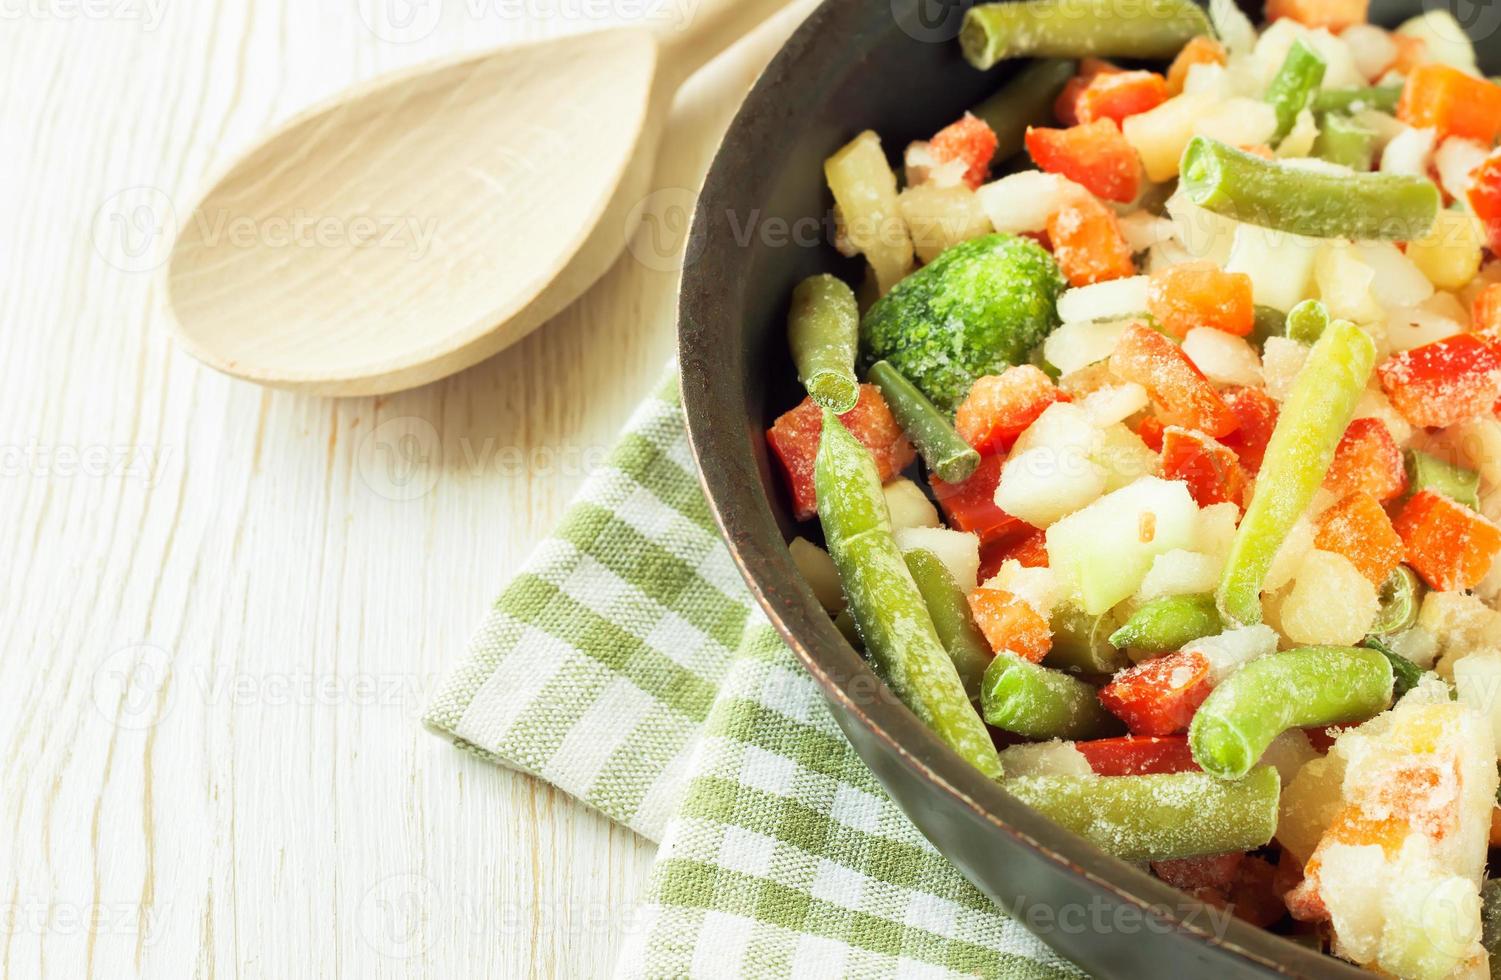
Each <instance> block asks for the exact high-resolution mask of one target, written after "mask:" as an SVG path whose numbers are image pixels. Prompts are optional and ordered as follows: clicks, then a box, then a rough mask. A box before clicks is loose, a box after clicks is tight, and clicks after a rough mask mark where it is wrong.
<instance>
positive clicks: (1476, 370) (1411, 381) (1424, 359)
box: [1376, 334, 1501, 427]
mask: <svg viewBox="0 0 1501 980" xmlns="http://www.w3.org/2000/svg"><path fill="white" fill-rule="evenodd" d="M1376 374H1377V376H1378V377H1380V379H1381V387H1382V388H1383V389H1385V391H1386V394H1387V397H1388V398H1390V399H1391V402H1392V405H1393V406H1394V407H1395V408H1396V409H1397V411H1399V412H1401V413H1402V417H1403V418H1405V419H1407V421H1409V422H1411V423H1412V424H1413V425H1418V426H1424V427H1432V426H1438V427H1442V426H1449V425H1454V424H1456V423H1458V422H1463V421H1465V420H1467V419H1471V418H1474V417H1476V416H1478V415H1483V414H1484V413H1486V412H1488V411H1489V410H1490V407H1491V406H1492V405H1494V404H1495V403H1496V398H1497V396H1498V395H1501V354H1498V353H1497V352H1496V351H1495V350H1494V349H1493V348H1492V347H1491V346H1490V345H1489V344H1487V343H1486V342H1485V341H1484V340H1482V339H1481V338H1479V337H1476V336H1475V335H1474V334H1457V335H1455V336H1453V337H1445V338H1444V339H1443V340H1435V341H1434V342H1433V343H1431V344H1424V345H1423V346H1421V347H1414V348H1413V349H1412V350H1406V351H1400V352H1398V353H1396V354H1393V355H1392V356H1391V357H1389V358H1387V359H1386V360H1385V361H1383V362H1382V363H1381V365H1380V366H1379V367H1378V368H1377V369H1376Z"/></svg>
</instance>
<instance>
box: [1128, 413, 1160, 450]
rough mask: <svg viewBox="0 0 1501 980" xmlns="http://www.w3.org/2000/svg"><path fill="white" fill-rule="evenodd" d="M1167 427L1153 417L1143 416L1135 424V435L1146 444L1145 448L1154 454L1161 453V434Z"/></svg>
mask: <svg viewBox="0 0 1501 980" xmlns="http://www.w3.org/2000/svg"><path fill="white" fill-rule="evenodd" d="M1166 429H1167V426H1165V425H1163V424H1162V420H1161V419H1159V418H1158V417H1157V416H1155V415H1143V416H1142V417H1141V421H1140V422H1138V423H1137V424H1136V435H1137V436H1138V437H1140V439H1141V441H1142V442H1144V443H1146V444H1147V448H1148V449H1150V450H1151V451H1152V452H1154V453H1160V452H1162V433H1163V432H1164V431H1166Z"/></svg>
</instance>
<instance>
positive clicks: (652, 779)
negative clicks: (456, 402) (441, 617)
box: [426, 378, 1080, 980]
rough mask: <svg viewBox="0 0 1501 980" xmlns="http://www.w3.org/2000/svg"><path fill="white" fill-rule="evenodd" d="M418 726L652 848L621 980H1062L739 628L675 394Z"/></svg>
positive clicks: (811, 699)
mask: <svg viewBox="0 0 1501 980" xmlns="http://www.w3.org/2000/svg"><path fill="white" fill-rule="evenodd" d="M426 721H427V725H428V726H429V727H430V728H431V729H432V730H434V731H435V732H438V733H440V734H442V735H444V736H446V737H448V738H450V739H452V740H453V741H454V743H455V744H457V745H459V746H461V747H463V748H465V749H468V750H471V751H474V752H477V753H478V754H480V755H482V756H483V757H485V758H487V759H490V760H491V761H494V762H497V763H499V764H501V765H505V766H511V767H513V768H516V769H521V770H523V771H525V772H528V773H531V774H533V775H535V776H537V777H539V778H541V779H545V780H547V781H548V782H550V783H553V784H554V785H556V786H558V787H559V788H560V789H563V790H565V791H566V792H568V793H571V794H572V795H574V796H576V797H578V798H579V799H580V800H583V801H584V802H585V803H588V804H589V805H591V806H593V807H595V808H597V809H599V810H600V811H601V812H603V813H605V814H606V815H607V816H609V817H611V818H612V819H614V820H618V821H620V822H621V823H623V824H625V825H626V826H628V827H630V828H632V829H633V830H635V831H637V832H638V833H640V834H643V835H645V836H646V837H649V838H651V839H652V840H655V841H659V842H660V843H661V849H660V851H659V852H658V855H657V860H656V866H655V868H654V870H653V873H652V877H651V882H650V885H649V888H648V893H647V896H646V899H645V901H646V907H645V908H644V909H643V910H642V911H643V915H642V916H641V918H640V920H639V921H640V922H641V923H642V926H641V928H639V929H637V930H636V931H635V932H634V933H633V934H632V936H631V937H630V940H629V942H628V948H627V950H626V952H625V954H624V955H623V957H622V961H621V963H620V966H619V974H620V975H621V976H625V977H688V976H703V977H713V978H716V980H717V978H724V977H733V976H747V977H763V976H764V977H769V976H786V975H788V974H789V973H792V974H795V975H798V976H837V975H849V976H859V977H876V976H891V975H894V974H897V973H901V974H902V975H903V976H909V975H911V976H935V977H944V976H986V977H1007V978H1011V977H1029V978H1030V977H1039V978H1041V977H1048V978H1051V977H1074V976H1079V975H1080V974H1079V973H1078V971H1077V970H1076V969H1075V968H1073V967H1072V966H1070V965H1069V964H1067V963H1066V962H1064V961H1062V960H1060V959H1059V958H1058V957H1057V956H1056V955H1055V954H1053V953H1052V952H1051V951H1049V950H1048V949H1047V947H1045V946H1044V945H1043V944H1042V943H1041V942H1040V941H1038V940H1037V939H1036V938H1035V937H1033V936H1032V935H1031V934H1029V933H1028V932H1027V931H1026V930H1025V929H1024V928H1023V927H1022V926H1021V925H1019V924H1018V923H1016V922H1014V921H1013V920H1011V919H1009V918H1007V917H1006V916H1005V914H1004V913H1002V912H1001V911H1000V910H999V909H997V908H996V907H995V906H994V905H993V904H992V903H991V902H990V901H989V900H988V899H986V898H985V896H983V895H982V894H981V893H980V892H979V891H977V890H976V889H975V888H974V887H973V886H972V885H970V884H969V882H968V881H966V880H965V879H964V878H963V877H962V876H961V875H960V874H959V872H958V871H956V870H955V869H954V868H953V867H952V866H951V865H949V864H948V862H946V861H945V860H944V859H943V858H942V857H941V856H939V854H938V853H937V852H936V851H935V850H934V849H933V847H932V845H931V844H929V843H928V842H927V840H926V839H925V838H924V837H923V836H922V835H921V834H920V833H918V831H917V829H916V828H915V827H913V826H912V824H911V823H910V822H909V821H908V820H907V818H906V817H905V816H903V814H902V812H901V811H900V810H899V809H898V808H897V807H896V805H895V804H894V803H892V802H891V801H890V800H889V799H888V798H887V797H886V796H885V794H884V793H883V792H882V791H881V788H880V786H879V785H878V784H877V783H876V781H875V779H874V777H872V776H871V774H870V772H869V771H868V770H867V769H866V768H865V766H864V765H863V764H862V763H861V761H860V759H859V757H858V756H857V755H856V754H855V752H854V750H853V749H852V748H850V746H849V743H848V742H846V741H845V739H844V736H843V735H842V734H841V733H840V731H839V729H838V728H837V727H836V726H835V724H834V721H833V719H832V718H831V717H830V715H829V712H828V709H827V707H826V706H825V704H824V702H823V700H822V699H821V697H820V696H819V693H818V690H817V688H816V687H815V685H814V683H813V681H812V680H811V679H810V678H809V677H808V676H807V674H806V673H804V672H803V670H802V669H801V668H800V667H799V665H798V664H797V662H796V661H795V660H794V659H793V656H792V653H791V652H790V651H789V650H788V649H787V648H786V647H785V646H784V645H783V644H782V643H781V642H780V640H779V639H778V638H777V636H776V635H775V633H774V632H773V631H772V629H771V628H770V626H769V625H768V624H767V622H766V620H765V619H764V618H763V617H762V615H761V614H760V611H759V610H758V609H757V608H756V607H755V605H754V603H753V601H752V600H751V598H750V595H749V593H748V592H747V591H746V589H745V587H744V585H743V583H742V581H741V579H740V577H739V573H738V572H737V571H736V569H735V567H734V565H733V564H732V562H731V561H730V557H729V554H728V552H727V551H726V550H725V548H724V546H723V544H722V542H721V541H720V539H719V536H718V533H717V531H716V529H715V527H714V523H713V520H712V518H711V517H710V515H709V511H708V507H707V506H706V504H705V502H704V499H703V496H702V494H701V493H700V491H699V486H698V481H697V479H696V478H695V477H694V475H693V464H692V461H691V459H690V457H689V451H688V441H687V434H686V431H685V429H684V427H683V424H682V418H681V409H680V407H679V402H678V394H677V382H676V379H675V378H674V379H673V380H672V381H671V382H670V383H669V384H667V385H665V386H664V387H663V389H662V390H661V391H660V392H659V393H658V394H657V396H656V397H654V398H651V399H648V400H647V402H646V403H645V404H644V405H643V406H642V407H641V408H640V410H639V411H638V412H637V414H636V416H635V417H634V418H633V419H632V420H631V422H630V424H629V425H628V427H627V429H626V432H625V434H624V435H623V437H622V439H621V442H620V443H619V445H618V446H617V447H616V449H615V450H614V452H613V453H612V455H611V457H610V459H609V462H608V463H607V464H606V465H605V467H604V468H603V469H602V470H600V471H599V472H598V473H596V474H594V475H593V476H592V477H591V478H590V480H589V482H588V483H587V484H586V485H585V487H584V490H583V492H582V494H581V495H580V497H579V499H578V500H577V501H576V502H575V503H574V505H573V507H572V508H571V509H570V511H569V513H568V516H567V518H566V519H565V520H564V521H563V524H562V525H561V526H560V527H559V528H558V530H557V532H556V533H555V534H554V536H553V537H552V538H550V539H549V540H548V541H546V543H544V544H543V545H542V546H541V548H540V549H539V550H538V551H537V553H536V554H535V555H534V556H533V558H532V560H531V561H530V563H529V564H528V565H527V567H526V568H525V569H524V570H523V571H522V572H521V574H520V575H518V576H517V577H516V579H515V580H514V581H513V582H512V583H511V584H510V586H509V587H508V588H507V589H506V590H505V591H504V592H503V593H502V594H501V596H500V599H499V600H498V601H497V602H496V604H495V607H494V608H493V609H492V610H491V612H490V615H489V616H488V618H486V620H485V621H484V624H483V625H482V626H481V627H480V629H479V632H478V633H477V634H476V636H475V637H474V639H473V641H472V643H471V645H470V649H469V653H468V657H467V659H466V660H465V661H464V662H463V663H462V664H461V665H460V666H459V667H458V668H457V669H456V670H455V671H454V672H453V674H452V676H451V677H450V678H449V680H448V682H447V684H446V685H445V686H444V687H443V689H442V690H441V692H440V694H439V695H438V697H437V698H436V699H435V700H434V702H433V704H432V705H431V706H430V708H429V711H428V715H427V719H426Z"/></svg>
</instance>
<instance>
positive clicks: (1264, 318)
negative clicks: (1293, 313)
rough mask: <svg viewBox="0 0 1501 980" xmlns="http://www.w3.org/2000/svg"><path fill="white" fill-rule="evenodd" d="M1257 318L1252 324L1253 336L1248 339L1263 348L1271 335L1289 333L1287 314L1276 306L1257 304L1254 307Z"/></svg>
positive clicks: (1278, 335) (1277, 335)
mask: <svg viewBox="0 0 1501 980" xmlns="http://www.w3.org/2000/svg"><path fill="white" fill-rule="evenodd" d="M1252 310H1253V311H1254V313H1255V316H1256V319H1255V321H1254V322H1253V324H1252V326H1251V336H1249V337H1247V338H1246V339H1247V340H1249V341H1250V342H1251V343H1252V344H1254V345H1255V346H1256V349H1257V350H1261V348H1262V347H1264V346H1265V345H1266V342H1267V338H1269V337H1284V336H1286V335H1287V314H1286V313H1283V312H1282V311H1281V310H1279V309H1277V308H1276V307H1275V306H1262V305H1260V304H1257V305H1256V306H1254V307H1252Z"/></svg>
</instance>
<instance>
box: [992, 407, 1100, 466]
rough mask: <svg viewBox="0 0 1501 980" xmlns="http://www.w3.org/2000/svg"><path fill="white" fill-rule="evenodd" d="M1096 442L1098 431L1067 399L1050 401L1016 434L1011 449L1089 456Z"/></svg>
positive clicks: (1095, 448)
mask: <svg viewBox="0 0 1501 980" xmlns="http://www.w3.org/2000/svg"><path fill="white" fill-rule="evenodd" d="M1100 444H1101V443H1100V430H1099V429H1098V428H1096V427H1095V425H1094V423H1093V422H1091V421H1090V419H1089V413H1087V412H1085V411H1084V409H1082V408H1080V407H1079V406H1078V405H1075V404H1073V403H1071V402H1054V403H1053V404H1051V405H1049V406H1048V407H1047V408H1046V409H1045V410H1044V411H1043V413H1042V414H1041V415H1039V416H1037V418H1036V420H1035V421H1033V423H1032V424H1031V425H1029V426H1027V428H1026V429H1025V430H1024V431H1023V432H1022V434H1021V435H1020V436H1019V437H1017V440H1016V444H1015V445H1014V446H1013V447H1012V451H1013V452H1014V453H1024V452H1026V451H1027V450H1029V449H1043V448H1047V449H1052V450H1054V451H1055V452H1075V453H1078V454H1079V455H1081V456H1090V455H1093V454H1094V453H1095V452H1098V451H1099V448H1100Z"/></svg>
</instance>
